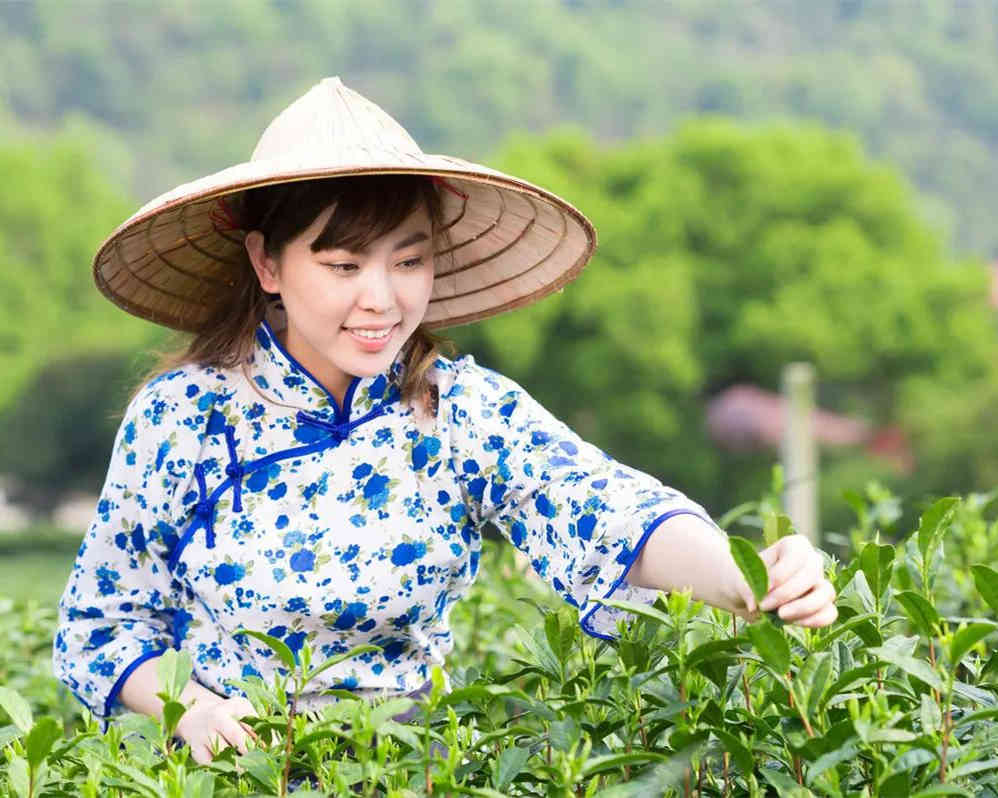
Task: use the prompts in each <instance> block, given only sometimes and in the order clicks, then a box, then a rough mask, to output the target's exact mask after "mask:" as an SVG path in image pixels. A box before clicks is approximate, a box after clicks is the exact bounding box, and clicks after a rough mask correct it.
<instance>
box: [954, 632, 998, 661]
mask: <svg viewBox="0 0 998 798" xmlns="http://www.w3.org/2000/svg"><path fill="white" fill-rule="evenodd" d="M993 631H995V627H994V626H992V625H991V624H987V623H972V624H970V625H969V626H966V627H964V628H963V629H961V630H960V631H958V632H957V633H956V634H955V635H953V640H952V641H951V642H950V648H949V661H950V665H951V666H953V667H956V666H957V665H958V664H959V663H960V661H961V660H962V659H963V657H964V655H965V654H966V653H967V652H968V651H970V649H972V648H973V647H974V646H976V645H977V644H978V643H979V642H980V641H981V640H983V639H984V638H985V637H987V636H988V635H989V634H991V633H992V632H993Z"/></svg>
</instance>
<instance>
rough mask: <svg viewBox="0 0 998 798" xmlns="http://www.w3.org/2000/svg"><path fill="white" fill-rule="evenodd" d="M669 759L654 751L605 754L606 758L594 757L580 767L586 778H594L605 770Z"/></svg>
mask: <svg viewBox="0 0 998 798" xmlns="http://www.w3.org/2000/svg"><path fill="white" fill-rule="evenodd" d="M668 761H669V757H667V756H665V755H663V754H659V753H656V752H654V751H635V752H633V753H630V754H607V755H606V756H594V757H592V758H591V759H588V760H586V764H585V765H583V766H582V774H581V775H583V776H585V777H586V778H588V777H589V776H595V775H596V774H597V773H604V772H605V771H607V770H616V769H617V768H623V767H625V766H630V765H643V764H645V763H646V762H668Z"/></svg>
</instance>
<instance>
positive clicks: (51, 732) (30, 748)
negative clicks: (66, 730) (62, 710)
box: [24, 717, 62, 770]
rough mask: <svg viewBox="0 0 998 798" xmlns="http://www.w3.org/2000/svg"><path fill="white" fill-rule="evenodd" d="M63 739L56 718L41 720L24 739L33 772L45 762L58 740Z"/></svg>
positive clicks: (60, 727)
mask: <svg viewBox="0 0 998 798" xmlns="http://www.w3.org/2000/svg"><path fill="white" fill-rule="evenodd" d="M61 738H62V726H60V724H59V723H58V722H57V721H56V720H55V718H48V717H46V718H39V719H38V722H37V723H36V724H35V726H34V728H33V729H32V730H31V731H30V732H29V733H28V736H27V737H25V738H24V751H25V753H26V754H27V755H28V764H29V765H30V766H31V769H32V770H37V769H38V766H39V765H40V764H41V763H42V762H44V761H45V757H47V756H48V755H49V751H51V750H52V746H53V745H54V744H55V741H56V740H59V739H61Z"/></svg>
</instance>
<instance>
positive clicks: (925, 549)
mask: <svg viewBox="0 0 998 798" xmlns="http://www.w3.org/2000/svg"><path fill="white" fill-rule="evenodd" d="M959 503H960V500H959V499H957V498H954V497H948V498H945V499H940V500H939V501H937V502H936V503H935V504H933V505H932V506H931V507H930V508H929V509H928V510H926V511H925V513H924V514H923V515H922V517H921V519H920V520H919V523H918V550H919V551H920V552H922V559H923V560H924V559H926V558H927V557H928V556H929V553H930V552H932V551H934V550H935V548H936V546H937V545H939V541H940V540H941V539H942V536H943V535H944V534H945V533H946V529H947V528H948V527H949V525H950V522H951V521H952V520H953V515H954V513H956V508H957V505H958V504H959Z"/></svg>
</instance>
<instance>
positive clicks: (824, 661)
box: [793, 651, 832, 719]
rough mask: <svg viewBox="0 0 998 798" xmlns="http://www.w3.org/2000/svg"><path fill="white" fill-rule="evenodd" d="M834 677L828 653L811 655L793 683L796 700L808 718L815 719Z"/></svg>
mask: <svg viewBox="0 0 998 798" xmlns="http://www.w3.org/2000/svg"><path fill="white" fill-rule="evenodd" d="M831 675H832V657H831V654H829V653H828V652H827V651H822V652H820V653H816V654H811V655H810V656H809V657H808V658H807V661H806V662H805V663H804V666H803V667H802V668H801V669H800V671H798V673H797V676H796V677H794V681H793V692H794V698H795V699H796V700H797V706H798V707H799V708H800V711H801V712H804V713H805V714H806V717H808V718H809V719H810V718H813V717H814V714H815V712H816V711H817V709H818V706H819V704H820V701H821V699H822V697H823V696H824V695H825V688H826V687H827V686H828V680H829V679H830V678H831Z"/></svg>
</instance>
